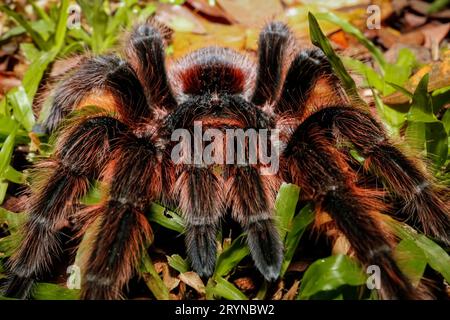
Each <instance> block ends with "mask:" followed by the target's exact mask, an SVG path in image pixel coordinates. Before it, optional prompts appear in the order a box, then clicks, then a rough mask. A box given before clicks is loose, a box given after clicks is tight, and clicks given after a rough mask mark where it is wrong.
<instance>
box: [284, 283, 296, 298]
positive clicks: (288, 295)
mask: <svg viewBox="0 0 450 320" xmlns="http://www.w3.org/2000/svg"><path fill="white" fill-rule="evenodd" d="M299 285H300V281H299V280H295V281H294V284H293V285H292V287H291V288H290V289H289V290H288V292H286V294H285V295H284V296H283V299H282V300H295V298H296V297H297V291H298V287H299Z"/></svg>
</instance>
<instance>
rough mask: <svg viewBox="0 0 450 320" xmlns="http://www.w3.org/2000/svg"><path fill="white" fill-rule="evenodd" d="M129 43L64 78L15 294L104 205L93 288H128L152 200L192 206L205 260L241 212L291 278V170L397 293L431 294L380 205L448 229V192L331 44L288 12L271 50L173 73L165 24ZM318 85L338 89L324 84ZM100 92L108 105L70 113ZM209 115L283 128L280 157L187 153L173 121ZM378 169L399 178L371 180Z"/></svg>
mask: <svg viewBox="0 0 450 320" xmlns="http://www.w3.org/2000/svg"><path fill="white" fill-rule="evenodd" d="M125 49H126V50H125V58H120V57H119V56H116V55H104V56H99V57H91V58H86V59H84V60H83V61H82V63H81V64H80V65H79V66H78V67H77V68H75V70H74V71H72V72H71V73H70V76H68V77H66V78H65V79H64V80H63V81H62V82H61V83H60V84H59V85H58V86H57V87H56V89H55V90H54V94H53V96H54V98H53V104H52V107H51V111H50V115H49V117H48V118H47V120H46V121H45V123H44V126H45V128H46V129H47V130H48V131H49V132H57V142H56V147H55V152H54V155H53V156H52V157H51V158H50V159H48V160H45V161H43V162H41V163H40V164H38V165H37V170H38V172H39V173H40V174H41V175H43V178H41V179H40V180H39V181H38V182H37V184H35V185H34V186H33V187H34V188H33V192H32V195H31V198H30V200H29V207H28V212H29V221H28V222H27V223H26V225H25V226H24V229H23V231H24V237H23V242H22V244H21V246H20V248H19V249H18V250H17V252H16V253H15V255H13V257H12V258H11V260H10V261H9V270H10V273H11V276H10V279H9V282H8V286H7V289H6V294H7V295H8V296H14V297H19V298H26V297H28V296H29V294H30V291H31V288H32V285H33V283H34V281H35V280H37V279H40V278H41V277H42V276H43V275H45V274H46V273H47V272H49V271H50V269H51V266H52V263H53V262H54V260H55V259H56V258H57V257H58V254H59V252H60V246H61V243H60V242H61V239H60V238H61V230H62V228H63V226H65V225H66V224H67V223H66V222H67V220H68V219H75V221H77V223H78V224H79V225H81V226H82V227H81V228H80V230H79V232H80V233H81V234H82V233H83V231H84V230H85V229H86V227H87V226H88V225H90V224H91V223H92V221H94V220H96V219H97V218H99V217H100V220H99V221H100V223H99V224H98V227H97V233H96V239H95V242H94V243H93V246H92V249H91V250H92V251H91V253H90V256H89V258H88V260H87V262H86V266H84V268H83V270H84V275H83V277H82V290H81V291H82V292H81V298H83V299H116V298H121V297H122V290H123V288H124V286H126V284H127V283H128V281H129V279H130V278H131V277H132V275H133V274H134V271H135V269H136V267H137V264H138V262H139V257H140V253H141V252H142V250H145V249H146V246H145V244H146V243H148V241H149V239H151V237H152V229H151V227H150V225H149V222H148V221H147V219H146V218H145V216H144V212H145V211H146V209H147V208H148V206H149V204H150V203H151V202H153V201H156V202H160V203H162V204H165V205H167V206H169V207H170V206H172V207H176V208H178V209H179V210H180V212H181V213H182V215H183V217H184V219H185V224H186V226H185V241H186V248H187V254H188V257H189V260H190V262H191V264H192V267H193V269H194V270H195V271H196V272H197V273H198V274H199V275H201V276H209V275H211V274H212V273H213V271H214V267H215V259H216V235H217V233H218V230H219V228H220V222H221V219H222V217H223V216H224V215H225V214H226V213H227V211H229V212H231V216H232V217H233V218H234V219H235V220H236V221H237V222H239V223H240V225H241V226H242V228H243V230H244V231H245V232H246V235H247V242H248V245H249V248H250V252H251V256H252V258H253V260H254V262H255V265H256V267H257V268H258V269H259V271H260V272H261V273H262V274H263V275H264V277H265V278H266V279H267V280H271V281H273V280H276V279H277V277H278V275H279V272H280V266H281V262H282V256H283V247H282V242H281V240H280V237H279V235H278V233H277V230H276V227H275V221H274V218H273V215H272V212H273V207H274V201H275V195H276V191H277V189H278V187H279V186H280V184H281V183H282V182H283V181H286V182H290V183H294V184H297V185H299V186H300V187H301V188H302V195H303V197H304V198H305V200H310V201H312V202H313V203H314V206H315V210H316V212H317V213H326V214H328V215H329V216H330V217H331V218H332V221H333V223H334V226H335V228H337V230H339V231H340V232H341V233H342V234H343V235H344V236H345V237H346V238H347V239H348V242H349V243H350V245H351V248H352V250H353V252H354V254H355V256H356V257H357V258H358V259H359V261H360V262H361V263H362V264H364V265H372V264H375V265H378V266H380V268H381V280H382V290H381V293H382V296H383V297H384V298H389V299H395V298H398V299H414V298H421V297H422V296H420V294H419V293H418V291H417V290H415V289H414V288H413V287H412V285H411V284H410V282H409V280H408V279H407V277H406V276H405V275H404V274H403V273H402V272H401V271H400V269H399V268H398V267H397V265H396V263H395V261H394V258H393V254H392V250H393V245H394V241H395V239H394V237H393V235H392V234H391V232H390V231H389V228H387V227H386V226H385V225H384V222H383V219H381V218H380V216H379V213H391V214H393V213H396V214H398V215H399V216H402V215H404V216H407V217H409V218H410V221H413V222H414V223H415V224H416V226H417V227H418V228H420V229H421V230H422V231H423V232H425V233H426V234H428V235H431V236H434V237H436V238H437V239H439V240H441V241H443V242H444V243H446V244H449V243H450V236H449V231H450V218H449V210H448V208H449V207H448V204H447V203H446V202H445V201H444V200H443V199H442V198H441V197H440V195H439V192H440V189H439V187H438V186H436V185H435V184H433V183H432V181H431V180H430V179H429V178H428V175H427V174H426V172H425V171H424V169H423V168H422V166H421V165H420V162H417V160H414V159H413V158H411V157H408V156H406V155H405V154H404V153H402V152H401V151H400V150H399V149H398V148H397V147H396V146H394V144H393V143H392V142H391V141H390V140H389V138H388V137H387V135H386V133H385V131H384V129H383V127H382V125H380V124H379V123H378V122H377V121H376V120H375V119H374V118H373V117H372V116H371V115H370V114H369V113H368V112H367V111H365V110H364V109H363V108H361V107H358V106H353V105H351V103H350V101H349V98H348V96H347V95H346V94H345V92H344V91H343V89H342V87H341V86H340V84H339V80H338V78H337V77H336V76H335V75H334V74H333V71H332V68H331V65H330V63H329V62H328V61H327V59H326V57H325V56H324V54H323V53H322V52H321V51H320V50H318V49H307V50H298V49H297V48H296V44H295V40H294V37H293V35H292V33H291V31H290V30H289V29H288V27H287V26H286V25H285V24H283V23H280V22H272V23H269V24H267V25H266V26H265V27H264V29H263V30H262V32H261V34H260V38H259V50H258V62H257V63H253V62H252V60H251V59H250V58H248V57H246V56H244V55H242V54H240V53H237V52H235V51H233V50H230V49H224V48H218V47H209V48H205V49H201V50H198V51H195V52H193V53H190V54H188V55H187V56H186V57H184V58H182V59H181V60H179V61H176V62H175V63H173V64H172V65H171V66H170V67H169V68H168V70H169V72H168V73H167V72H166V64H165V56H164V37H163V35H162V33H161V28H160V27H159V26H158V25H157V24H156V23H152V22H151V23H147V24H143V25H139V26H137V27H136V28H134V30H133V31H132V32H131V33H130V36H129V37H128V40H127V43H126V46H125ZM319 84H320V87H321V88H325V90H322V91H318V90H316V88H318V87H319ZM88 105H96V106H97V107H98V108H96V109H92V108H90V109H89V108H88V109H89V110H90V111H89V112H88V111H85V112H83V111H79V112H75V113H74V114H75V115H74V116H72V117H68V118H69V120H67V121H62V120H63V119H64V118H67V115H68V114H69V113H71V112H72V111H73V110H79V109H81V108H83V107H84V106H88ZM86 110H87V109H86ZM196 121H200V122H201V123H202V125H203V129H207V128H214V129H218V130H219V131H224V130H225V129H230V128H231V129H233V128H235V129H247V128H255V129H260V128H263V129H276V128H277V129H279V130H280V132H281V134H280V140H281V146H282V149H281V153H280V170H279V172H277V173H274V174H271V175H261V174H260V171H259V170H260V169H261V166H263V165H262V164H260V163H258V164H251V165H250V164H246V165H245V164H244V165H235V164H225V165H223V166H222V167H221V170H216V166H213V165H204V164H200V165H198V164H196V165H192V164H186V163H174V162H173V161H172V160H171V156H170V154H171V150H172V148H173V147H174V142H173V141H172V140H171V134H172V133H173V132H174V131H175V130H176V129H179V128H184V129H188V130H192V127H193V125H194V122H196ZM57 128H58V130H56V129H57ZM348 145H351V146H352V147H353V148H354V149H356V150H357V151H358V153H359V154H360V155H362V156H363V157H364V158H365V161H364V168H363V169H364V170H360V169H361V167H355V163H354V159H353V158H352V157H351V156H350V153H349V148H346V146H348ZM248 147H249V146H248V145H247V146H246V148H247V149H248ZM247 149H246V150H247ZM369 173H372V174H373V175H374V176H375V177H377V178H378V179H379V181H382V182H383V185H384V187H378V188H376V187H373V184H372V185H371V184H369V183H365V182H364V175H365V174H369ZM94 179H97V180H100V181H102V182H103V183H104V184H105V185H106V186H107V188H105V190H104V191H103V192H104V195H103V201H102V203H101V204H99V205H94V206H88V207H85V208H81V209H79V207H77V205H76V204H77V203H78V202H79V200H80V198H81V197H83V196H84V195H85V194H86V192H87V191H88V189H89V186H90V183H91V182H92V181H93V180H94ZM385 199H391V200H392V199H394V200H395V201H396V202H398V203H400V204H401V206H400V207H401V208H400V209H399V210H397V212H395V211H393V209H390V206H389V205H388V204H387V203H388V202H394V201H387V200H386V201H385Z"/></svg>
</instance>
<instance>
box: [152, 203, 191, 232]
mask: <svg viewBox="0 0 450 320" xmlns="http://www.w3.org/2000/svg"><path fill="white" fill-rule="evenodd" d="M147 218H148V219H149V220H150V221H153V222H156V223H157V224H159V225H161V226H163V227H164V228H167V229H170V230H173V231H177V232H179V233H183V231H184V222H183V218H181V217H180V216H179V215H178V214H176V213H175V212H173V211H170V210H168V209H166V208H164V207H163V206H160V205H159V204H156V203H153V204H152V205H151V207H150V210H149V214H148V216H147Z"/></svg>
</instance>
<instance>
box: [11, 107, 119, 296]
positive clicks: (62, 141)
mask: <svg viewBox="0 0 450 320" xmlns="http://www.w3.org/2000/svg"><path fill="white" fill-rule="evenodd" d="M123 130H124V125H123V124H121V123H120V122H119V121H118V120H116V119H114V118H111V117H106V116H96V117H91V118H87V119H78V120H77V121H75V122H73V123H72V124H71V126H69V127H67V128H66V129H65V130H64V132H63V133H62V135H61V137H60V138H59V140H58V142H57V145H56V153H55V155H54V156H53V157H52V158H51V159H49V160H46V161H43V162H41V163H40V164H39V165H38V166H37V167H36V168H35V169H36V173H37V174H38V176H37V177H36V178H37V179H36V180H37V181H36V183H37V184H35V185H34V186H33V187H34V188H33V190H32V191H33V192H32V195H31V198H30V200H29V205H28V210H27V211H28V213H29V219H28V221H27V222H26V224H25V226H24V227H23V230H22V232H23V240H22V243H21V244H20V246H19V248H18V250H17V251H16V252H15V253H14V255H13V256H12V257H11V259H10V260H9V262H8V269H9V271H10V279H9V282H8V284H7V287H6V290H5V295H6V296H10V297H16V298H22V299H23V298H27V297H29V295H30V291H31V289H32V285H33V282H34V280H37V279H40V278H41V277H42V276H43V275H45V274H46V273H48V272H49V271H50V269H51V265H52V262H54V260H55V259H56V258H57V256H58V254H59V253H60V236H61V234H60V231H61V229H62V228H63V227H64V226H65V225H66V224H67V220H68V219H69V218H70V216H71V214H72V213H73V211H74V205H75V204H76V203H77V202H78V200H79V199H80V198H81V197H82V196H83V195H85V193H86V192H87V190H88V188H89V181H90V179H92V178H95V177H96V176H98V174H99V171H100V169H101V168H102V166H103V162H104V161H106V160H107V159H108V156H109V152H110V149H111V141H112V140H113V139H115V138H116V137H118V136H119V135H121V134H122V132H123Z"/></svg>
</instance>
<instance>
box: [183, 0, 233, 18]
mask: <svg viewBox="0 0 450 320" xmlns="http://www.w3.org/2000/svg"><path fill="white" fill-rule="evenodd" d="M186 2H187V3H188V4H189V5H190V6H192V8H193V9H194V11H195V12H199V13H202V14H204V15H206V16H210V17H215V18H222V19H226V20H228V21H230V22H231V20H232V19H231V18H230V17H229V16H228V14H227V13H226V12H225V11H224V10H223V9H222V8H221V7H219V6H218V5H211V4H210V1H208V0H187V1H186Z"/></svg>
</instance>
